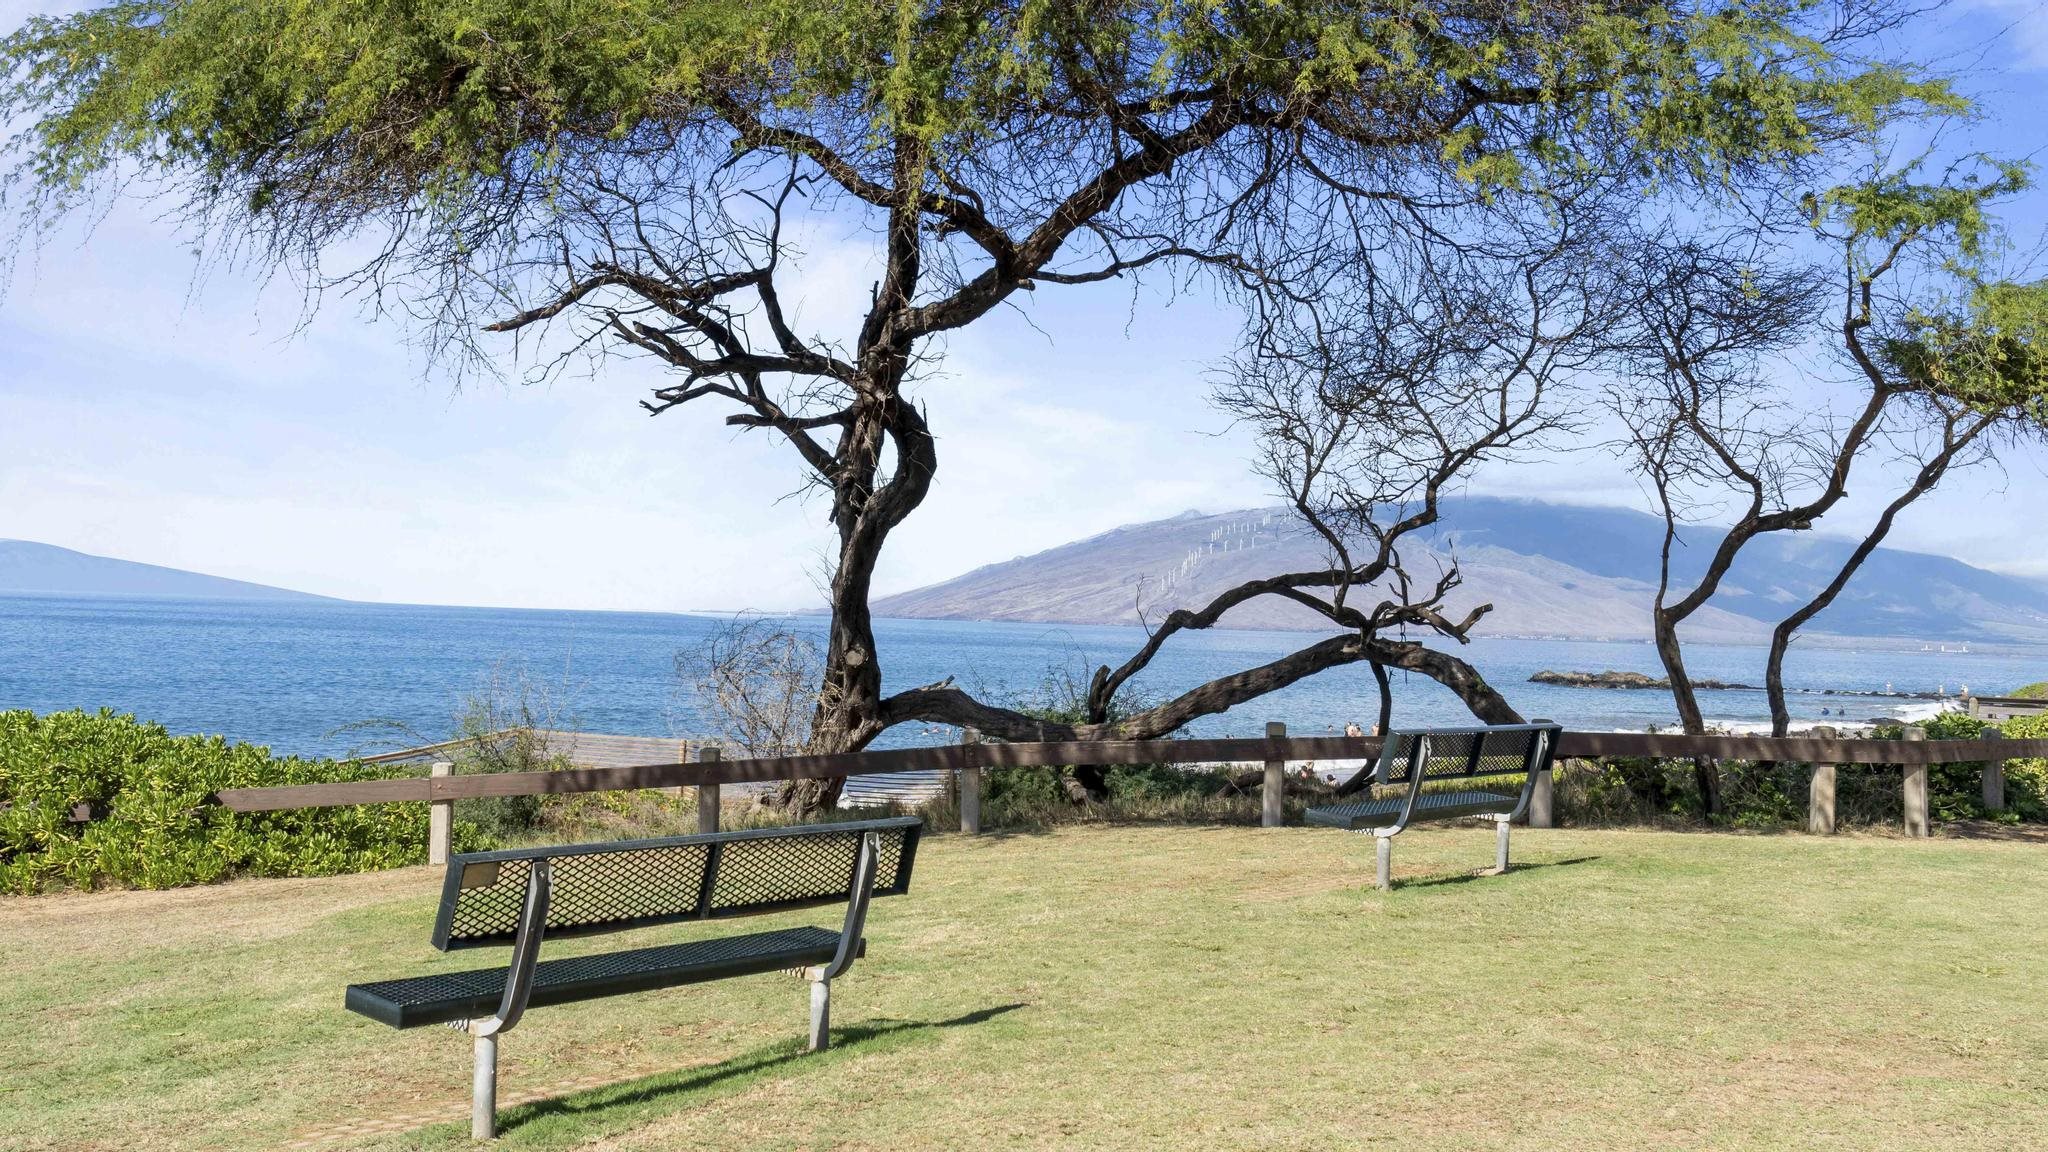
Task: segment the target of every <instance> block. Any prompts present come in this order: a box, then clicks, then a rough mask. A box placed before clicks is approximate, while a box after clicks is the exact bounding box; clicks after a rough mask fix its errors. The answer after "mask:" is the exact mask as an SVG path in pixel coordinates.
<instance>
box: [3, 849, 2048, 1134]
mask: <svg viewBox="0 0 2048 1152" xmlns="http://www.w3.org/2000/svg"><path fill="white" fill-rule="evenodd" d="M1516 849H1517V856H1518V860H1519V867H1518V868H1517V869H1516V870H1515V871H1514V872H1513V873H1511V874H1509V875H1507V876H1501V877H1482V878H1473V877H1472V876H1471V870H1472V869H1475V868H1478V867H1482V866H1484V865H1486V864H1488V863H1490V862H1491V859H1492V851H1493V837H1492V832H1491V828H1490V826H1480V825H1477V824H1474V825H1471V826H1466V827H1457V828H1423V829H1418V830H1415V831H1412V832H1410V833H1408V834H1406V835H1403V836H1402V837H1401V838H1400V840H1399V842H1398V844H1397V846H1396V848H1395V853H1394V865H1395V877H1396V880H1397V881H1401V882H1405V885H1404V886H1403V887H1400V888H1398V889H1397V890H1396V891H1394V892H1393V893H1391V894H1385V895H1383V894H1380V893H1376V892H1372V891H1369V890H1367V889H1366V888H1365V884H1366V883H1367V882H1368V881H1369V879H1370V873H1371V843H1370V840H1369V839H1368V838H1362V837H1353V836H1347V835H1344V834H1341V833H1337V832H1329V831H1321V830H1309V829H1301V828H1290V829H1285V830H1280V831H1260V830H1257V829H1246V828H1166V827H1131V826H1124V827H1104V826H1091V827H1080V828H1068V829H1064V830H1059V831H1054V832H1049V833H1045V834H1029V835H1011V836H1001V835H998V836H989V837H984V838H980V839H972V840H970V839H963V838H961V837H958V836H933V837H931V838H928V839H927V840H926V842H925V847H924V849H923V850H922V851H921V852H920V854H919V860H918V874H917V877H916V881H915V884H914V886H913V890H912V894H911V895H910V896H908V897H904V898H898V899H888V900H882V901H878V902H877V903H876V904H875V906H874V910H873V913H872V915H871V917H870V920H869V940H870V950H869V958H868V959H867V960H865V961H863V962H861V963H859V964H857V965H856V966H855V968H854V970H853V972H852V973H850V974H849V975H848V977H847V978H846V979H844V980H842V981H840V982H839V983H838V984H837V985H836V986H835V990H834V991H835V995H834V997H833V1000H834V1003H833V1008H834V1017H835V1024H836V1026H837V1027H836V1029H835V1032H836V1040H837V1043H838V1045H839V1046H838V1047H837V1048H836V1049H835V1050H834V1051H832V1052H830V1053H827V1054H825V1055H822V1056H816V1057H804V1056H799V1055H798V1054H797V1053H796V1048H797V1044H798V1042H799V1039H800V1036H801V1033H802V1029H803V1022H804V1013H805V1003H806V1001H805V996H804V992H803V986H802V985H801V983H800V982H798V981H797V980H795V979H792V978H787V977H777V976H761V977H754V978H751V979H746V980H735V981H726V982H724V983H722V984H718V985H709V986H701V987H697V988H685V989H678V990H674V991H669V992H661V993H654V994H649V995H642V996H637V997H627V998H622V999H614V1000H609V1001H601V1002H597V1003H594V1004H584V1005H574V1006H567V1007H557V1008H546V1009H536V1010H535V1011H534V1012H533V1014H532V1015H530V1016H529V1017H528V1018H527V1019H526V1021H525V1022H524V1023H522V1024H521V1025H520V1026H519V1027H518V1029H516V1030H515V1031H514V1032H512V1033H511V1034H510V1035H508V1036H507V1037H506V1039H505V1041H504V1049H503V1051H504V1060H503V1065H502V1073H501V1077H502V1080H501V1093H502V1094H503V1096H504V1098H506V1099H508V1100H516V1099H518V1098H520V1097H522V1096H527V1095H538V1096H539V1097H541V1098H540V1099H539V1100H537V1101H535V1102H529V1103H514V1104H511V1105H509V1106H507V1107H506V1108H505V1109H504V1112H503V1128H504V1136H503V1138H502V1140H501V1143H502V1144H503V1145H504V1146H506V1147H508V1148H526V1147H532V1148H564V1147H577V1148H601V1149H649V1150H652V1149H664V1150H666V1149H674V1148H691V1149H698V1148H704V1149H823V1148H876V1149H881V1148H888V1149H950V1148H966V1147H973V1148H982V1147H1016V1148H1071V1147H1093V1148H1205V1149H1206V1148H1245V1149H1262V1150H1263V1149H1297V1148H1298V1149H1328V1148H1340V1147H1343V1148H1349V1147H1361V1146H1384V1147H1388V1148H1402V1149H1417V1148H1442V1149H1467V1148H1516V1149H1521V1148H1527V1149H1640V1148H1871V1149H1948V1148H1998V1149H2014V1148H2039V1147H2044V1146H2048V1016H2044V1014H2043V1012H2042V1010H2041V1008H2042V1005H2043V1004H2044V1003H2048V965H2044V964H2043V962H2042V947H2043V944H2044V942H2048V900H2043V898H2042V894H2043V892H2044V889H2048V846H2043V845H2041V844H2028V843H2001V842H1995V841H1967V840H1934V841H1907V840H1903V839H1898V838H1892V837H1882V836H1871V837H1842V838H1837V839H1818V838H1809V837H1797V836H1734V835H1699V834H1682V833H1657V832H1576V831H1559V832H1518V833H1517V836H1516ZM438 886H439V878H438V873H437V872H435V871H429V870H427V869H408V870H405V871H401V872H392V873H385V874H380V875H372V876H360V877H344V878H337V879H332V880H317V881H253V882H243V883H236V884H230V885H225V886H220V887H214V888H206V889H193V890H186V891H177V892H161V893H103V894H93V895H60V896H54V897H42V898H32V899H10V900H5V901H0V965H4V972H5V981H6V983H5V990H4V993H0V1069H4V1072H0V1147H4V1148H6V1149H9V1150H10V1152H28V1150H34V1149H59V1148H61V1149H67V1150H69V1149H100V1148H106V1149H115V1148H119V1149H129V1148H149V1149H158V1148H163V1149H175V1148H193V1149H199V1148H206V1149H213V1148H227V1149H239V1148H275V1147H280V1146H290V1145H293V1144H295V1143H297V1142H301V1141H304V1142H306V1143H304V1144H303V1145H301V1146H306V1147H316V1148H345V1149H386V1148H390V1149H399V1148H461V1147H465V1146H467V1145H468V1139H467V1135H468V1129H467V1124H466V1117H467V1106H468V1077H469V1042H468V1039H467V1037H464V1036H460V1035H457V1034H455V1033H452V1032H449V1031H448V1030H446V1029H441V1028H427V1029H418V1030H415V1031H410V1032H403V1033H401V1032H395V1031H393V1030H391V1029H388V1028H385V1027H383V1026H381V1025H377V1024H373V1023H371V1022H370V1021H367V1020H364V1019H362V1018H360V1017H356V1016H353V1015H351V1014H349V1013H346V1012H344V1011H343V1010H342V1007H341V990H342V986H343V985H344V984H346V983H348V982H349V981H350V980H356V979H371V978H382V977H391V976H399V975H406V974H411V973H418V972H425V971H428V970H431V969H436V968H459V967H470V966H475V965H477V964H478V963H479V962H480V957H485V958H487V957H497V956H502V955H503V953H502V952H501V951H500V952H485V953H469V954H458V955H456V956H452V957H443V956H440V955H439V954H437V953H435V952H433V951H432V950H431V949H430V948H429V947H428V946H427V944H426V937H427V930H428V924H429V920H430V917H431V914H432V910H433V906H434V901H435V899H436V896H437V889H438ZM788 919H790V920H792V921H796V920H804V919H808V920H809V921H812V922H820V923H825V922H831V920H832V919H833V917H832V916H830V915H829V914H817V913H812V914H809V915H808V916H803V917H793V918H788ZM768 923H769V922H768V921H763V920H755V921H750V922H743V923H740V924H727V925H715V926H712V927H713V929H714V930H716V931H741V930H751V929H752V928H754V927H765V926H768ZM702 931H703V926H694V927H690V928H686V929H657V930H653V931H651V932H643V933H638V934H634V935H632V936H627V937H616V936H615V937H612V938H610V940H609V941H606V940H583V941H575V942H565V943H564V944H562V945H560V946H559V947H554V948H550V949H549V950H548V951H547V952H545V953H544V955H566V954H568V953H569V952H571V951H574V950H578V949H581V950H604V949H606V948H610V947H620V946H629V945H637V944H641V943H652V942H657V941H659V940H664V939H678V938H685V937H686V936H688V935H689V934H691V933H695V932H702ZM593 1084H596V1085H599V1086H595V1087H592V1086H591V1085H593Z"/></svg>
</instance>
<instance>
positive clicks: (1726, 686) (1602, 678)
mask: <svg viewBox="0 0 2048 1152" xmlns="http://www.w3.org/2000/svg"><path fill="white" fill-rule="evenodd" d="M1529 682H1530V683H1532V684H1558V685H1562V686H1564V687H1566V688H1669V687H1671V681H1669V680H1667V679H1665V678H1664V677H1662V676H1646V675H1644V674H1643V673H1641V672H1616V671H1614V670H1612V669H1609V670H1608V671H1605V672H1551V671H1543V672H1538V673H1537V674H1535V675H1534V676H1531V677H1529ZM1692 686H1693V687H1694V688H1696V689H1699V690H1700V691H1709V690H1717V689H1718V690H1725V691H1731V692H1761V691H1763V689H1761V688H1759V687H1757V686H1756V685H1754V684H1730V683H1728V682H1727V681H1725V680H1695V681H1693V682H1692Z"/></svg>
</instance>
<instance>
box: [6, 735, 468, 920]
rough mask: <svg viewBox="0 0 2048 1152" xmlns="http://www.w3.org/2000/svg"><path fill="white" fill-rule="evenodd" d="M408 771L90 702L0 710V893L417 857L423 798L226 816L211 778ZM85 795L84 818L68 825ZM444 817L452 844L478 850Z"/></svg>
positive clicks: (421, 850)
mask: <svg viewBox="0 0 2048 1152" xmlns="http://www.w3.org/2000/svg"><path fill="white" fill-rule="evenodd" d="M412 771H413V770H412V769H405V768H393V769H384V768H372V767H367V766H365V765H362V764H357V763H354V762H349V761H333V760H307V759H301V758H299V757H295V756H283V757H277V756H272V755H271V754H270V750H269V749H267V748H263V747H260V746H257V745H253V744H230V743H228V742H227V741H226V740H223V739H221V738H219V737H206V736H173V735H171V734H170V733H169V732H168V731H166V730H165V729H164V728H163V726H162V725H160V724H148V723H142V722H139V721H137V720H136V719H135V718H134V717H132V716H122V715H116V714H114V713H113V712H111V711H102V712H100V713H99V714H97V715H87V714H86V713H84V712H56V713H51V714H49V715H46V716H38V715H36V714H35V713H33V712H26V711H10V712H0V891H7V892H17V893H27V892H36V891H40V890H43V889H45V888H48V887H50V886H52V885H56V884H69V885H71V886H72V887H76V888H96V887H102V886H112V887H132V888H172V887H177V886H179V885H185V884H207V883H212V882H214V881H217V880H222V879H226V878H228V877H231V876H327V875H334V874H337V873H343V872H363V871H369V870H371V869H377V868H391V867H397V866H399V865H403V864H415V863H419V862H421V861H423V860H424V859H425V857H426V847H427V806H426V805H425V804H372V805H358V806H352V807H339V808H308V809H301V810H297V811H289V812H256V813H236V812H230V811H228V810H227V809H225V808H221V807H219V806H216V805H209V804H207V803H206V800H207V797H208V796H209V795H210V794H211V793H213V792H215V791H218V790H220V789H223V788H244V787H258V786H263V787H267V786H275V785H284V784H317V783H329V782H334V781H353V780H377V779H384V778H388V777H392V776H403V775H408V774H410V773H411V772H412ZM80 804H83V805H87V806H88V807H89V808H90V809H91V811H92V813H93V816H94V818H93V819H92V820H90V821H88V822H86V823H83V824H78V823H73V822H72V820H71V812H72V809H73V808H74V807H75V806H77V805H80ZM482 839H483V838H482V837H481V836H480V835H479V834H478V831H477V829H476V828H475V827H474V826H472V825H467V824H458V826H457V828H456V841H457V846H458V848H468V847H474V846H482Z"/></svg>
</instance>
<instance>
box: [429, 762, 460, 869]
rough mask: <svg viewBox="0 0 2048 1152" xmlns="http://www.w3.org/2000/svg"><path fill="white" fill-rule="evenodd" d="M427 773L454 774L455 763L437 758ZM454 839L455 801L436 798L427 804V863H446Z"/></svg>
mask: <svg viewBox="0 0 2048 1152" xmlns="http://www.w3.org/2000/svg"><path fill="white" fill-rule="evenodd" d="M427 775H429V776H453V775H455V765H454V764H452V763H450V762H449V761H446V760H436V761H434V763H433V766H432V767H430V768H428V769H427ZM454 841H455V801H453V800H436V801H434V802H433V803H432V804H429V805H427V863H429V864H446V863H447V862H448V853H449V851H450V850H451V849H452V847H453V846H454Z"/></svg>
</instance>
